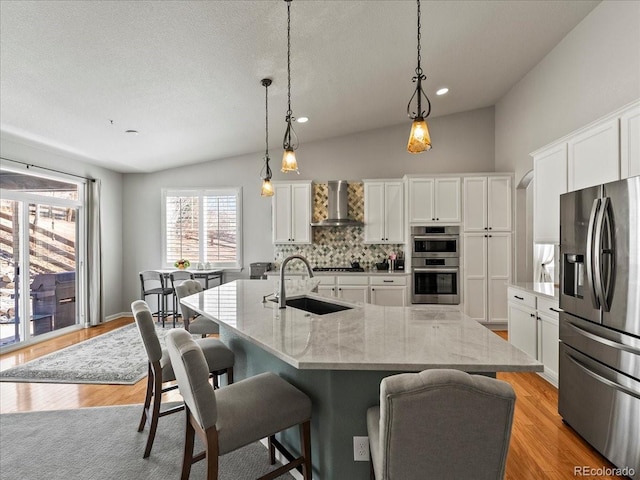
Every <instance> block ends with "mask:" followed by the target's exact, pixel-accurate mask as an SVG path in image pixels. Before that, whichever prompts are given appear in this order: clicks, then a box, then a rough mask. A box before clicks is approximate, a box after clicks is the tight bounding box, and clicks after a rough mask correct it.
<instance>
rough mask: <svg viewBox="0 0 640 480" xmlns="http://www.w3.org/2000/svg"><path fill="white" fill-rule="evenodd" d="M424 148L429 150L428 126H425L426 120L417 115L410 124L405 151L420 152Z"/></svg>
mask: <svg viewBox="0 0 640 480" xmlns="http://www.w3.org/2000/svg"><path fill="white" fill-rule="evenodd" d="M426 150H431V136H430V135H429V127H427V122H426V120H425V119H424V118H422V117H418V118H416V119H415V120H414V121H413V123H412V124H411V133H410V134H409V143H408V144H407V151H408V152H409V153H420V152H424V151H426Z"/></svg>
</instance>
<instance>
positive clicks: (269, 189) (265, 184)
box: [260, 78, 273, 197]
mask: <svg viewBox="0 0 640 480" xmlns="http://www.w3.org/2000/svg"><path fill="white" fill-rule="evenodd" d="M260 83H261V84H262V86H263V87H264V111H265V116H264V131H265V139H264V143H265V150H264V167H262V172H260V177H261V178H262V189H261V190H260V195H262V196H263V197H272V196H273V185H272V184H271V177H272V172H271V167H269V161H270V160H271V159H270V158H269V85H271V79H270V78H263V79H262V80H261V81H260Z"/></svg>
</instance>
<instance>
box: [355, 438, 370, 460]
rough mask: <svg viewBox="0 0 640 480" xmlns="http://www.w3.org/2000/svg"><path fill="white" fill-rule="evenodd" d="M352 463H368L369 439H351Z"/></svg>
mask: <svg viewBox="0 0 640 480" xmlns="http://www.w3.org/2000/svg"><path fill="white" fill-rule="evenodd" d="M353 461H354V462H368V461H369V437H353Z"/></svg>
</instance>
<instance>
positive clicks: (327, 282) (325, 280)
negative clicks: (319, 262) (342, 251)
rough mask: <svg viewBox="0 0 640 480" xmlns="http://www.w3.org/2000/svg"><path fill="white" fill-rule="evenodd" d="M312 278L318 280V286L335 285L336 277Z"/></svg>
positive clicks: (318, 276)
mask: <svg viewBox="0 0 640 480" xmlns="http://www.w3.org/2000/svg"><path fill="white" fill-rule="evenodd" d="M313 278H317V279H318V280H320V285H333V284H335V283H336V277H334V276H333V275H316V276H315V277H313Z"/></svg>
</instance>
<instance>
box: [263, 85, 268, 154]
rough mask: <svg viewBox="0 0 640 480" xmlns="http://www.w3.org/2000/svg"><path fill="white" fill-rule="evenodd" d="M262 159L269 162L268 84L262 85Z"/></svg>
mask: <svg viewBox="0 0 640 480" xmlns="http://www.w3.org/2000/svg"><path fill="white" fill-rule="evenodd" d="M263 85H264V145H265V149H264V158H265V159H266V160H267V162H268V161H269V100H268V98H269V96H268V95H269V84H268V83H266V82H265V83H264V84H263Z"/></svg>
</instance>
